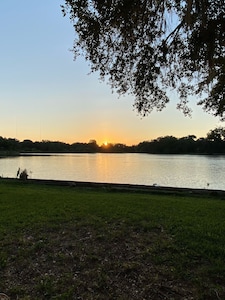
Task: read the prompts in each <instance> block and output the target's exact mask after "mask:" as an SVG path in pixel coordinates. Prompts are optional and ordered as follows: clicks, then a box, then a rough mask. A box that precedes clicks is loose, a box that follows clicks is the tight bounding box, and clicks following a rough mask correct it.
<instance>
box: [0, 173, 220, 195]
mask: <svg viewBox="0 0 225 300" xmlns="http://www.w3.org/2000/svg"><path fill="white" fill-rule="evenodd" d="M0 181H6V182H7V181H8V182H16V183H22V184H32V183H33V184H43V185H49V186H67V187H74V188H75V187H80V188H89V189H104V190H108V191H118V192H142V193H148V192H149V193H152V194H173V195H190V196H203V195H204V196H210V197H224V198H225V190H213V189H200V188H183V187H171V186H157V185H141V184H128V183H107V182H88V181H70V180H56V179H33V178H30V179H27V180H21V179H18V178H4V177H0Z"/></svg>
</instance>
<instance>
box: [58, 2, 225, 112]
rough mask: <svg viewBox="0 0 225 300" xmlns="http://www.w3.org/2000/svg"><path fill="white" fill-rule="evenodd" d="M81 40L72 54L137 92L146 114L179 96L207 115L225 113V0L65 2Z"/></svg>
mask: <svg viewBox="0 0 225 300" xmlns="http://www.w3.org/2000/svg"><path fill="white" fill-rule="evenodd" d="M62 11H63V13H64V14H65V15H66V14H69V15H70V18H71V21H72V23H73V26H74V29H75V32H76V39H75V41H74V47H73V52H74V55H75V57H76V56H77V55H79V54H83V55H85V58H86V59H87V60H88V61H89V62H90V63H91V70H92V71H98V72H100V76H101V78H102V79H104V78H107V80H109V82H110V84H111V86H112V88H113V89H115V90H116V91H117V92H118V93H119V94H124V93H131V94H132V95H133V96H134V97H135V103H134V106H135V108H136V109H137V111H138V112H139V113H141V114H142V115H146V114H148V113H149V112H151V111H152V110H153V109H156V110H159V111H160V110H162V109H163V108H164V107H165V106H166V104H167V103H168V102H169V97H168V92H167V91H168V88H170V89H175V90H176V91H177V93H178V95H179V98H180V102H179V103H178V105H177V106H178V108H179V109H181V110H182V111H183V112H184V113H185V114H189V113H190V107H189V106H188V99H189V96H190V95H196V96H198V97H199V99H200V100H199V101H198V104H200V105H202V106H203V108H204V109H205V110H206V111H209V112H211V113H213V114H214V115H215V116H220V117H221V118H223V115H224V110H225V87H224V86H225V84H224V83H225V17H224V16H225V2H224V1H223V0H185V1H183V0H182V1H181V0H163V1H162V0H133V1H130V0H65V5H63V6H62Z"/></svg>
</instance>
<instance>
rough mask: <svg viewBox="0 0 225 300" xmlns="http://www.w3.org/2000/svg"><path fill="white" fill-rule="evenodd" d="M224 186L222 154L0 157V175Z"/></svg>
mask: <svg viewBox="0 0 225 300" xmlns="http://www.w3.org/2000/svg"><path fill="white" fill-rule="evenodd" d="M18 168H21V169H25V168H26V169H27V171H28V174H29V178H34V179H58V180H72V181H90V182H107V183H128V184H144V185H159V186H173V187H188V188H209V189H221V190H225V181H224V175H225V156H223V155H218V156H217V155H155V154H139V153H126V154H124V153H123V154H114V153H113V154H111V153H110V154H109V153H96V154H87V153H84V154H83V153H81V154H80V153H79V154H37V155H32V156H31V155H24V156H19V157H10V158H1V159H0V176H2V177H10V178H15V177H16V173H17V170H18Z"/></svg>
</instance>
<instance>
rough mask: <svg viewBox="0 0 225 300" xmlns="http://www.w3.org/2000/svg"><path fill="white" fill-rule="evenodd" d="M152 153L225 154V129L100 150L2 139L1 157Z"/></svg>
mask: <svg viewBox="0 0 225 300" xmlns="http://www.w3.org/2000/svg"><path fill="white" fill-rule="evenodd" d="M23 152H25V153H26V154H27V153H29V152H30V153H35V152H36V153H39V152H40V153H99V152H100V153H152V154H225V128H223V127H218V128H215V129H213V130H210V132H208V133H207V136H206V137H205V138H203V137H202V138H199V139H197V138H196V136H195V135H188V136H185V137H181V138H176V137H174V136H164V137H158V138H157V139H154V140H151V141H144V142H141V143H139V144H138V145H133V146H127V145H125V144H121V143H116V144H107V145H104V144H103V145H101V146H99V145H98V144H97V143H96V141H95V140H91V141H90V142H89V143H78V142H76V143H73V144H67V143H63V142H56V141H52V142H51V141H41V142H32V141H31V140H24V141H22V142H20V141H18V140H16V139H11V138H9V139H7V138H3V137H0V156H1V154H2V155H4V154H5V155H8V154H10V153H12V154H13V153H23Z"/></svg>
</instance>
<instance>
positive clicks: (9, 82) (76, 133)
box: [0, 0, 221, 145]
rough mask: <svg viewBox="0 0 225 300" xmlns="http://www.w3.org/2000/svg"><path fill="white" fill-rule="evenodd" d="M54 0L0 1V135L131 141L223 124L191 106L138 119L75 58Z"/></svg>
mask: <svg viewBox="0 0 225 300" xmlns="http://www.w3.org/2000/svg"><path fill="white" fill-rule="evenodd" d="M63 3H64V2H63V1H60V0H54V1H53V0H39V1H37V0H36V1H30V0H20V1H18V0H1V1H0V35H1V46H0V107H1V108H0V136H3V137H6V138H9V137H11V138H17V139H18V140H20V141H22V140H24V139H31V140H32V141H41V140H51V141H62V142H68V143H73V142H89V140H91V139H95V140H96V141H97V143H98V144H99V145H101V144H102V143H103V142H104V141H108V142H111V143H125V144H127V145H132V144H137V143H139V142H142V141H146V140H151V139H154V138H156V137H159V136H165V135H174V136H176V137H182V136H186V135H188V134H195V135H196V136H197V137H201V136H206V133H207V132H208V131H209V130H211V129H213V128H215V127H216V126H219V125H221V124H220V122H219V119H217V118H215V117H212V116H210V115H208V114H206V113H205V112H203V111H202V109H201V108H200V107H198V106H196V105H195V104H194V103H195V102H196V101H195V100H193V104H192V109H193V115H192V118H188V117H184V116H183V114H182V113H181V112H179V111H177V110H176V103H177V99H176V94H174V95H173V96H172V98H173V99H172V100H171V103H170V104H169V105H168V106H167V108H166V109H165V110H163V112H153V113H151V114H150V115H149V116H147V117H145V118H141V116H138V115H137V113H136V112H135V111H134V110H133V101H134V99H133V97H132V96H125V97H120V98H118V95H117V94H116V93H112V91H111V89H110V86H109V85H108V84H107V82H100V81H99V79H98V74H90V75H88V73H89V72H90V69H89V65H88V62H86V61H85V60H84V59H83V58H79V59H78V60H76V61H74V60H73V53H72V52H71V51H69V49H71V48H72V47H73V40H74V31H73V26H72V24H71V23H70V20H69V18H67V17H66V18H64V17H63V16H62V13H61V8H60V5H61V4H63Z"/></svg>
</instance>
